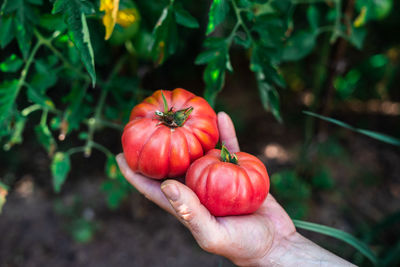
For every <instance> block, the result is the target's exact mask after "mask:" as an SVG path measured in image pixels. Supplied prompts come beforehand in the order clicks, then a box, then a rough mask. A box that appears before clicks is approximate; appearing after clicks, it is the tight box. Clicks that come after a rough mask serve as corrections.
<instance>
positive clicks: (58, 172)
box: [51, 152, 71, 193]
mask: <svg viewBox="0 0 400 267" xmlns="http://www.w3.org/2000/svg"><path fill="white" fill-rule="evenodd" d="M70 168H71V163H70V160H69V155H68V154H66V153H63V152H57V153H56V154H55V155H54V158H53V162H52V163H51V173H52V175H53V188H54V191H56V192H57V193H58V192H60V190H61V186H62V185H63V184H64V182H65V180H66V178H67V175H68V172H69V170H70Z"/></svg>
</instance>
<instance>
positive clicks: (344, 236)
mask: <svg viewBox="0 0 400 267" xmlns="http://www.w3.org/2000/svg"><path fill="white" fill-rule="evenodd" d="M293 223H294V225H295V226H296V227H297V228H301V229H304V230H308V231H312V232H316V233H320V234H324V235H327V236H331V237H334V238H336V239H339V240H342V241H344V242H346V243H347V244H349V245H350V246H352V247H354V248H355V249H357V250H358V251H359V252H361V253H362V254H363V255H364V256H365V257H367V258H368V259H369V260H370V261H371V262H372V263H373V264H375V265H376V264H377V263H378V258H377V257H376V255H375V253H374V252H373V251H372V250H371V249H370V248H369V247H368V246H367V245H366V244H365V243H363V242H361V241H360V240H358V239H357V238H355V237H354V236H352V235H351V234H349V233H346V232H344V231H341V230H338V229H335V228H332V227H329V226H325V225H320V224H316V223H311V222H305V221H301V220H293Z"/></svg>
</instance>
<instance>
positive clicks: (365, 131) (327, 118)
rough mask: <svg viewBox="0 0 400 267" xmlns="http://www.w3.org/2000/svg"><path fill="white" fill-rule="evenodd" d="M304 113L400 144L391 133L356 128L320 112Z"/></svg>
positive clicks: (380, 139)
mask: <svg viewBox="0 0 400 267" xmlns="http://www.w3.org/2000/svg"><path fill="white" fill-rule="evenodd" d="M303 113H304V114H306V115H309V116H313V117H316V118H318V119H321V120H324V121H327V122H330V123H333V124H336V125H338V126H340V127H343V128H346V129H349V130H351V131H354V132H357V133H360V134H363V135H366V136H368V137H371V138H373V139H376V140H379V141H381V142H384V143H388V144H391V145H394V146H400V139H397V138H395V137H392V136H389V135H386V134H382V133H378V132H374V131H370V130H365V129H360V128H356V127H353V126H351V125H350V124H347V123H345V122H342V121H339V120H336V119H333V118H330V117H326V116H322V115H319V114H316V113H313V112H310V111H303Z"/></svg>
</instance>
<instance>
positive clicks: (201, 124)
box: [122, 88, 219, 179]
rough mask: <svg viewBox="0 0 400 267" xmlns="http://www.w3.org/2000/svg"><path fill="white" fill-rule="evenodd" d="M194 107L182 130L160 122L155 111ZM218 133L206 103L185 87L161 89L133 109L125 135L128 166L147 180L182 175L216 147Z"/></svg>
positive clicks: (213, 116) (123, 140) (215, 121)
mask: <svg viewBox="0 0 400 267" xmlns="http://www.w3.org/2000/svg"><path fill="white" fill-rule="evenodd" d="M161 92H162V94H163V95H164V96H165V99H166V101H167V104H168V109H169V110H170V109H171V108H172V111H173V112H175V111H179V110H183V109H187V108H189V107H192V108H193V111H192V112H191V113H190V115H189V116H188V117H187V120H186V121H185V122H184V123H183V125H182V126H180V127H170V126H167V125H166V124H164V123H162V121H160V119H159V117H158V116H157V115H156V112H160V111H161V112H162V111H164V102H163V98H162V94H161ZM218 138H219V133H218V127H217V116H216V114H215V112H214V110H213V109H212V108H211V106H210V105H209V104H208V103H207V101H206V100H205V99H204V98H202V97H199V96H196V95H194V94H192V93H190V92H189V91H186V90H184V89H182V88H177V89H174V90H172V91H167V90H162V91H161V90H158V91H156V92H155V93H154V94H153V95H151V96H150V97H147V98H146V99H145V100H144V101H143V102H142V103H140V104H138V105H137V106H135V107H134V108H133V109H132V112H131V115H130V122H129V123H128V124H127V125H126V126H125V129H124V132H123V135H122V147H123V151H124V155H125V158H126V160H127V163H128V165H129V167H130V168H131V169H132V170H133V171H135V172H140V173H142V174H144V175H146V176H148V177H151V178H155V179H163V178H166V177H177V176H180V175H183V174H184V173H185V172H186V170H187V169H188V167H189V165H190V163H191V162H193V161H194V160H196V159H197V158H199V157H201V156H203V155H204V153H206V152H207V151H208V150H210V149H212V148H214V147H215V145H216V143H217V142H218Z"/></svg>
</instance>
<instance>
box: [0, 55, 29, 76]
mask: <svg viewBox="0 0 400 267" xmlns="http://www.w3.org/2000/svg"><path fill="white" fill-rule="evenodd" d="M23 63H24V62H23V61H22V59H20V58H19V57H17V56H16V55H15V54H12V55H11V56H9V57H8V58H7V59H6V60H5V61H3V62H1V63H0V71H2V72H16V71H17V70H19V69H20V68H21V66H22V64H23Z"/></svg>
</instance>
